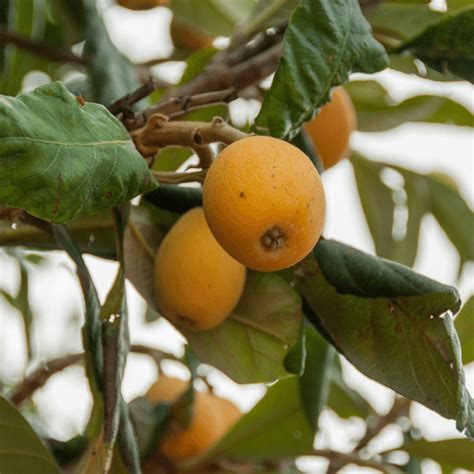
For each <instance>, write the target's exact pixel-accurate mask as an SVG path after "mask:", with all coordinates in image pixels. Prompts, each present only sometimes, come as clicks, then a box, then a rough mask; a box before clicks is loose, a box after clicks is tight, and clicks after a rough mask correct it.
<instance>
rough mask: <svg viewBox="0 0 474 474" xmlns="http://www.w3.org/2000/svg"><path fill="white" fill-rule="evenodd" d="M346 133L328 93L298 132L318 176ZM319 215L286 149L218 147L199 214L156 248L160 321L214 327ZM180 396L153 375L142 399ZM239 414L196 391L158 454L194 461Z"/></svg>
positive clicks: (244, 142)
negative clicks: (253, 277) (251, 277)
mask: <svg viewBox="0 0 474 474" xmlns="http://www.w3.org/2000/svg"><path fill="white" fill-rule="evenodd" d="M354 129H355V113H354V108H353V106H352V103H351V101H350V98H349V96H348V95H347V93H346V92H345V91H344V89H342V88H336V89H335V90H334V92H333V95H332V101H331V102H330V103H328V104H327V105H326V106H325V107H323V108H322V110H321V112H320V114H319V115H318V116H317V117H316V118H314V119H313V120H312V121H311V122H309V123H308V124H307V125H306V130H307V132H308V134H309V135H310V137H311V139H312V141H313V144H314V146H315V148H316V149H317V150H318V154H319V156H320V158H321V160H322V162H323V164H324V166H325V168H329V167H331V166H334V165H335V164H336V163H337V162H338V161H340V160H341V159H343V158H345V157H346V155H347V151H348V147H349V137H350V134H351V132H352V131H353V130H354ZM325 207H326V203H325V195H324V189H323V186H322V183H321V178H320V176H319V174H318V172H317V170H316V167H315V166H314V164H313V163H312V162H311V160H310V159H309V158H308V157H307V156H306V155H305V154H304V153H303V152H302V151H300V150H299V149H298V148H296V147H295V146H293V145H291V144H289V143H287V142H285V141H283V140H280V139H277V138H272V137H263V136H250V137H247V138H243V139H241V140H238V141H236V142H234V143H232V144H231V145H229V146H227V147H226V148H225V149H224V150H223V151H221V152H220V154H219V155H218V156H217V158H216V159H215V161H214V162H213V163H212V165H211V167H210V168H209V170H208V172H207V175H206V178H205V181H204V187H203V207H197V208H194V209H191V210H189V211H188V212H186V213H185V214H183V215H182V216H181V217H180V218H179V219H178V220H177V221H176V222H175V224H174V225H173V226H172V228H171V229H170V231H169V232H168V233H167V235H166V236H165V238H164V239H163V241H162V243H161V245H160V247H159V249H158V252H157V255H156V259H155V280H154V286H155V296H156V300H157V304H158V307H159V309H160V311H161V313H162V314H163V315H164V316H165V317H167V318H168V319H169V320H170V321H171V322H173V323H174V324H176V325H178V326H181V327H184V328H186V329H189V330H194V331H202V330H207V329H211V328H213V327H216V326H217V325H219V324H220V323H221V322H222V321H223V320H224V319H225V318H227V317H228V316H229V315H230V314H231V312H232V311H233V310H234V308H235V306H236V305H237V303H238V301H239V299H240V297H241V295H242V292H243V289H244V285H245V278H246V271H247V268H250V269H253V270H256V271H261V272H271V271H278V270H281V269H285V268H288V267H291V266H293V265H295V264H296V263H298V262H299V261H301V260H302V259H303V258H304V257H306V256H307V255H308V253H309V252H311V250H312V249H313V248H314V246H315V245H316V243H317V241H318V240H319V238H320V236H321V233H322V230H323V225H324V218H325ZM187 388H188V383H187V382H184V381H183V380H180V379H176V378H173V377H166V376H161V377H160V378H159V379H158V381H157V382H155V383H154V384H153V385H152V387H151V388H150V389H149V391H148V393H147V395H146V396H147V398H148V400H149V401H150V402H152V403H160V402H167V403H173V402H176V401H177V400H178V398H179V397H180V396H181V395H182V394H183V393H184V392H185V391H186V389H187ZM240 415H241V413H240V411H239V410H238V409H237V408H236V407H235V406H234V405H233V404H232V403H231V402H229V401H228V400H225V399H222V398H219V397H216V396H215V395H213V394H210V393H203V392H195V401H194V404H193V414H192V419H191V422H190V424H189V426H188V427H186V428H182V427H180V426H177V425H176V424H174V425H173V424H171V425H170V427H169V428H168V431H167V432H166V434H165V437H164V440H163V441H162V442H161V444H160V446H161V447H160V450H159V452H157V455H159V456H165V457H166V458H167V459H169V460H170V461H172V462H178V461H181V460H185V459H189V458H192V457H195V456H198V455H200V454H202V453H204V452H205V451H206V450H207V449H209V448H210V447H211V446H212V445H214V444H215V443H216V442H217V441H218V440H219V439H221V438H222V436H223V435H224V434H225V433H226V432H227V431H228V430H229V429H230V428H231V427H232V426H233V425H234V424H235V423H236V421H237V420H238V419H239V417H240ZM155 465H156V464H155V462H154V461H153V458H152V459H150V466H152V467H153V466H155ZM145 472H147V471H146V469H145ZM150 472H152V471H150Z"/></svg>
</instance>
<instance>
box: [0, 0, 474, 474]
mask: <svg viewBox="0 0 474 474" xmlns="http://www.w3.org/2000/svg"><path fill="white" fill-rule="evenodd" d="M104 15H105V20H106V24H107V26H108V28H109V30H110V33H111V36H112V38H113V40H114V42H115V43H116V44H117V46H118V47H119V48H120V49H121V50H122V51H123V52H124V53H126V54H127V55H128V56H129V57H130V58H131V59H132V60H134V61H138V62H141V61H146V60H148V59H152V58H155V57H160V56H163V55H165V54H168V53H169V52H170V50H171V47H172V46H171V43H170V38H169V35H168V33H167V25H168V23H169V21H170V14H169V12H168V10H166V9H163V8H156V9H154V10H152V11H148V12H130V11H127V10H125V9H123V8H121V7H118V6H114V7H112V8H110V9H106V10H105V11H104ZM165 31H166V33H164V32H165ZM181 71H182V66H181V65H179V64H176V65H174V66H173V67H171V68H169V70H168V71H166V70H163V68H161V69H160V73H161V74H167V75H166V78H167V79H168V80H173V81H176V80H178V79H179V74H180V73H181ZM377 77H378V78H379V80H380V81H381V82H382V83H383V84H384V85H385V86H386V87H387V88H388V89H389V91H390V93H391V94H392V95H393V98H394V99H395V100H402V99H403V98H405V97H407V96H410V95H414V94H416V93H417V92H437V93H440V94H443V95H448V96H450V97H451V98H453V99H455V100H458V101H460V102H461V103H463V104H464V105H466V106H467V107H469V108H470V109H471V110H474V93H473V87H472V86H470V85H469V84H467V83H461V84H460V83H454V84H453V83H451V84H439V83H428V82H427V81H421V80H419V79H417V78H407V77H406V76H403V75H401V74H397V73H394V72H392V73H390V72H383V73H380V74H378V75H377ZM246 110H247V112H246V113H248V114H250V115H252V114H254V113H255V104H252V103H250V105H249V106H248V108H247V109H246ZM236 113H242V108H241V110H240V111H239V110H237V111H236ZM352 138H353V139H352V145H353V148H354V149H356V150H358V151H361V152H363V153H365V154H366V155H367V156H368V157H371V158H374V159H380V160H382V161H387V162H390V163H394V164H398V165H401V166H406V167H407V168H410V169H413V170H415V171H420V172H430V171H441V172H444V173H446V174H448V175H450V176H452V177H453V178H454V179H455V180H456V181H457V183H458V184H459V186H460V189H461V191H462V193H463V195H464V197H465V199H466V200H467V201H468V202H469V205H470V206H471V208H472V207H474V185H473V183H474V179H473V178H474V175H473V172H474V171H473V170H474V168H473V157H474V134H473V131H472V129H469V128H465V127H464V128H461V127H454V126H451V127H447V126H443V127H442V126H437V125H427V124H417V125H413V124H407V125H404V126H402V127H399V128H397V129H394V130H391V131H388V132H385V133H378V134H363V133H355V134H354V135H353V137H352ZM323 181H324V185H325V189H326V195H327V202H328V210H327V222H326V228H325V235H326V237H330V238H335V239H338V240H341V241H343V242H346V243H348V244H350V245H353V246H355V247H358V248H360V249H362V250H365V251H368V252H371V253H373V251H374V247H373V243H372V240H371V238H370V234H369V232H368V229H367V225H366V223H365V218H364V216H363V214H362V210H361V205H360V202H359V198H358V194H357V190H356V187H355V184H354V177H353V172H352V168H351V166H350V164H349V163H348V162H342V163H340V164H339V165H338V166H336V167H335V168H333V169H331V170H329V171H328V172H326V173H324V176H323ZM473 230H474V229H473ZM473 235H474V233H473ZM419 248H420V251H419V255H418V258H417V260H416V265H415V268H416V270H417V271H419V272H421V273H424V274H426V275H428V276H430V277H432V278H435V279H437V280H440V281H442V282H445V283H449V284H453V285H455V286H457V287H458V288H459V289H460V292H461V295H462V297H463V299H467V297H468V296H469V295H471V294H472V293H474V278H473V277H474V265H472V264H471V265H470V266H469V268H467V270H466V271H465V272H464V273H463V275H462V278H461V280H460V281H459V282H457V281H456V275H457V266H458V256H457V253H456V251H455V249H454V248H453V246H452V245H451V243H450V242H449V241H448V240H447V238H446V236H445V235H444V233H443V231H442V230H441V229H440V227H439V226H438V224H437V223H436V222H435V221H434V219H433V218H431V217H426V218H425V219H424V221H423V224H422V232H421V239H420V247H419ZM51 261H52V263H51V264H49V265H48V266H47V267H46V268H44V269H42V270H41V272H39V271H34V272H33V282H32V288H31V304H32V307H33V308H34V313H35V319H34V327H33V340H34V351H35V354H36V356H37V362H38V363H39V362H40V361H45V360H47V359H49V358H52V357H58V356H61V355H63V354H64V353H73V352H76V351H79V350H80V347H81V345H80V340H79V328H80V325H81V319H80V318H81V317H80V316H78V314H79V313H80V307H81V304H82V303H81V296H80V293H79V290H78V285H77V282H76V281H75V278H74V276H73V270H72V264H71V263H70V262H69V261H68V259H67V258H65V257H64V256H62V255H61V254H60V253H55V254H54V258H52V259H51ZM87 263H88V266H89V268H90V270H91V272H92V274H93V277H94V281H95V282H96V284H97V287H98V290H99V293H100V296H101V298H103V297H104V296H105V295H106V293H107V291H108V289H109V287H110V284H111V282H112V281H113V278H114V274H115V268H116V267H115V265H114V264H113V263H112V262H108V261H105V260H102V259H98V258H94V257H87ZM16 280H17V278H16V275H15V269H14V267H13V266H12V262H11V260H10V259H9V258H8V257H5V256H4V255H2V254H1V253H0V288H3V289H5V290H7V291H10V292H12V293H15V291H16V287H15V285H16V283H15V282H16ZM128 290H129V308H130V327H131V335H132V341H133V342H141V343H148V344H150V345H153V346H156V347H161V348H163V349H165V350H169V351H172V352H175V353H177V354H179V353H180V351H181V350H182V341H183V339H182V338H181V336H180V335H179V334H178V333H177V332H176V331H175V330H174V329H173V328H171V326H170V325H168V324H167V323H166V322H158V323H153V324H150V325H145V324H144V322H143V311H144V305H143V301H142V300H141V298H140V297H139V296H138V294H137V293H136V291H135V290H134V289H133V288H132V287H131V285H129V287H128ZM23 346H24V344H23V332H22V326H21V320H20V318H19V315H18V314H17V313H16V312H15V311H14V310H12V309H11V308H10V307H9V306H8V305H7V304H6V302H5V301H3V300H2V299H0V376H1V379H3V380H8V381H11V382H15V381H18V380H20V379H21V377H22V376H23V373H24V371H25V360H26V359H25V350H24V347H23ZM167 368H168V370H169V372H170V373H178V370H179V368H177V367H176V365H173V364H170V365H169V366H168V367H167ZM344 369H345V376H346V379H347V381H348V382H349V383H350V384H351V385H352V386H354V387H356V388H357V389H358V390H359V391H360V392H361V393H363V394H364V395H365V396H366V397H367V398H368V399H369V401H370V402H371V403H372V404H373V406H374V407H375V408H376V409H377V410H379V411H380V412H385V411H387V410H388V409H389V407H390V403H391V400H392V398H393V392H391V391H390V390H388V389H386V388H385V387H382V386H380V385H379V384H377V383H375V382H373V381H371V380H369V379H367V378H366V377H364V376H363V375H361V374H360V373H359V372H358V371H356V370H355V369H354V368H352V367H351V366H350V365H349V364H344ZM466 375H467V384H468V386H469V388H470V391H471V393H474V366H473V364H471V366H470V367H469V368H468V370H467V373H466ZM183 376H185V374H183ZM155 377H156V369H155V368H154V366H153V364H152V363H150V361H149V360H148V359H147V357H146V356H139V355H131V356H130V358H129V363H128V365H127V370H126V373H125V381H124V389H123V391H124V395H125V397H126V399H127V400H130V399H132V398H134V397H136V396H138V395H141V394H143V392H144V391H145V390H146V389H147V388H148V386H149V385H150V384H151V383H152V382H153V380H154V379H155ZM211 381H212V382H215V383H216V385H217V391H218V393H220V394H222V395H224V396H227V397H228V398H230V399H232V400H233V401H234V402H235V403H236V404H237V405H239V406H240V407H241V408H242V409H243V410H248V409H250V408H251V406H252V405H253V403H254V401H255V400H256V399H257V398H259V397H260V396H261V394H262V393H263V390H264V389H263V387H262V386H260V385H249V386H245V387H244V386H237V385H236V384H234V383H233V382H232V381H230V380H229V379H228V378H227V377H226V376H224V375H222V374H220V373H214V374H213V375H212V376H211ZM34 400H35V402H36V403H37V404H38V407H39V413H40V418H41V421H42V422H43V423H44V425H45V426H46V429H47V431H48V433H49V434H50V435H51V436H53V437H57V438H60V439H66V438H68V437H70V436H73V435H74V434H76V433H78V432H80V431H82V430H83V428H84V426H85V423H86V421H87V417H88V413H89V409H90V399H89V396H88V392H87V382H86V379H85V378H84V375H83V372H82V369H81V368H79V367H73V368H70V369H67V370H65V371H63V372H62V373H61V374H58V375H56V376H54V377H52V379H51V380H50V381H49V382H48V384H47V385H46V386H45V387H44V388H43V389H41V390H38V391H37V392H36V394H35V397H34ZM413 416H414V419H415V420H416V422H417V423H418V424H419V425H420V427H422V429H423V432H424V434H425V436H426V437H427V438H429V439H440V438H443V437H456V436H458V433H457V431H456V430H455V428H454V422H452V421H447V420H445V419H443V418H441V417H440V416H438V415H436V414H435V413H433V412H431V411H429V410H427V409H425V408H423V407H421V406H420V405H416V406H415V408H414V410H413ZM321 426H322V434H321V435H320V436H319V438H318V440H317V445H318V447H331V448H334V449H340V450H346V451H349V450H350V448H351V446H352V442H353V441H354V439H356V438H357V437H359V436H361V435H362V432H363V431H362V430H363V424H362V422H360V421H357V420H351V421H349V422H342V421H341V420H339V419H338V418H337V417H336V416H335V415H334V414H332V413H329V412H325V413H324V414H323V415H322V417H321ZM400 442H401V439H400V437H399V434H398V432H397V430H396V429H387V430H386V433H384V436H383V437H381V439H380V440H379V441H378V442H377V447H379V448H387V449H388V448H390V447H393V446H396V445H397V444H399V443H400ZM324 466H325V463H324V461H322V462H316V463H315V462H314V461H310V462H306V461H305V462H302V463H301V465H300V467H301V468H302V469H306V470H307V471H308V472H315V473H318V472H324ZM424 469H425V471H426V472H430V474H431V473H433V474H434V473H436V472H437V470H436V468H435V467H434V466H433V465H431V464H426V465H425V466H424ZM343 472H373V471H371V470H370V469H365V468H364V469H362V468H355V467H354V466H350V467H347V468H346V469H345V470H344V471H343Z"/></svg>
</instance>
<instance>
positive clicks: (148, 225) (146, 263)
mask: <svg viewBox="0 0 474 474" xmlns="http://www.w3.org/2000/svg"><path fill="white" fill-rule="evenodd" d="M160 188H161V186H160ZM160 188H159V189H160ZM155 209H156V208H154V207H153V206H143V205H142V206H138V207H132V212H131V216H130V220H129V223H128V226H127V229H126V231H125V236H124V256H125V275H126V277H127V279H128V280H129V281H130V283H132V284H133V286H134V287H135V288H136V289H137V291H138V292H139V293H140V294H141V295H142V297H143V298H144V299H145V301H146V302H147V303H148V306H149V307H150V308H152V310H154V311H155V312H158V308H157V306H156V302H155V289H154V283H153V282H154V274H155V255H156V252H157V250H158V246H159V245H160V243H161V241H162V240H163V237H164V235H165V232H166V231H167V230H168V229H167V227H162V228H161V229H160V228H159V227H158V225H157V224H159V221H158V220H157V215H158V213H157V212H155Z"/></svg>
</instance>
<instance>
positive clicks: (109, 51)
mask: <svg viewBox="0 0 474 474" xmlns="http://www.w3.org/2000/svg"><path fill="white" fill-rule="evenodd" d="M82 1H83V5H84V15H85V20H86V21H85V36H86V43H85V45H84V54H85V55H87V56H88V57H89V58H90V59H89V77H90V80H91V83H92V89H93V92H94V98H95V101H96V102H100V103H101V104H104V105H109V104H111V103H112V102H113V101H114V100H116V99H118V98H120V97H122V96H124V95H125V94H128V93H129V92H131V91H133V90H134V89H135V88H136V87H137V85H138V76H137V73H136V71H135V70H134V68H133V66H132V64H131V63H130V61H129V60H128V59H127V58H126V57H125V56H124V55H123V54H122V53H120V52H119V51H118V50H117V48H116V47H115V46H114V44H113V43H112V41H111V40H110V38H109V34H108V33H107V30H106V28H105V25H104V22H103V21H102V18H101V17H100V16H99V13H98V12H97V6H96V1H95V0H82Z"/></svg>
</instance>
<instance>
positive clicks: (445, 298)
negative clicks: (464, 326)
mask: <svg viewBox="0 0 474 474" xmlns="http://www.w3.org/2000/svg"><path fill="white" fill-rule="evenodd" d="M305 264H306V265H305V275H306V276H305V277H304V278H303V280H302V282H301V285H300V290H301V292H302V294H303V296H304V298H305V299H306V300H307V301H308V303H309V305H310V306H311V308H312V310H313V312H314V317H313V318H312V322H313V323H314V324H316V325H318V326H319V327H320V328H321V330H322V331H323V332H324V334H325V335H326V337H328V338H329V339H330V341H331V342H332V343H333V344H334V345H335V346H336V347H337V348H338V349H339V350H340V352H342V353H343V354H344V355H345V356H346V357H347V359H348V360H349V361H351V362H352V363H353V364H354V365H355V366H356V367H357V368H358V369H359V370H360V371H361V372H363V373H364V374H366V375H367V376H369V377H371V378H373V379H374V380H376V381H378V382H380V383H382V384H384V385H386V386H388V387H390V388H392V389H394V390H395V391H397V392H398V393H400V394H402V395H404V396H406V397H407V398H410V399H412V400H416V401H418V402H419V403H422V404H423V405H425V406H427V407H428V408H431V409H432V410H434V411H437V412H438V413H440V414H441V415H443V416H445V417H446V418H452V419H455V420H456V421H457V427H458V429H459V430H460V431H465V432H466V434H467V435H468V436H470V437H473V438H474V401H473V399H472V398H471V397H470V395H469V393H468V391H467V389H466V386H465V384H464V373H463V368H462V363H461V351H460V344H459V339H458V336H457V334H456V331H455V329H454V325H453V321H452V317H451V316H450V315H449V314H446V313H447V312H449V311H452V312H456V311H457V310H458V309H459V306H460V300H459V295H458V293H457V291H456V290H455V289H454V288H452V287H449V286H446V285H443V284H441V283H438V282H436V281H434V280H431V279H429V278H427V277H424V276H421V275H419V274H417V273H415V272H413V271H411V270H410V269H409V268H407V267H404V266H402V265H399V264H397V263H394V262H390V261H388V260H384V259H380V258H377V257H373V256H370V255H367V254H365V253H363V252H360V251H358V250H356V249H354V248H351V247H348V246H346V245H343V244H341V243H338V242H335V241H331V240H321V241H320V242H319V243H318V245H317V246H316V249H315V251H314V255H311V256H310V257H308V258H307V259H306V260H305Z"/></svg>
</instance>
